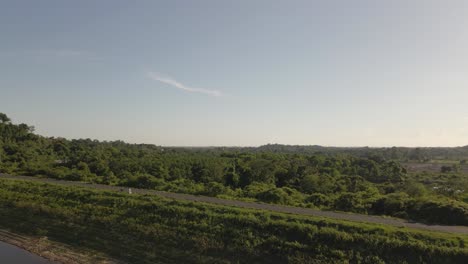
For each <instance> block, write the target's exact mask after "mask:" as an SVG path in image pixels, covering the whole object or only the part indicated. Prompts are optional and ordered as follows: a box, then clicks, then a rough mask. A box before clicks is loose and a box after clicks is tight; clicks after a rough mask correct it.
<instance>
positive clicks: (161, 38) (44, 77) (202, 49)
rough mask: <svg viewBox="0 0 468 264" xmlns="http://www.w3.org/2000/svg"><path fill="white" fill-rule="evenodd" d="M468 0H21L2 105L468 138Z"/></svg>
mask: <svg viewBox="0 0 468 264" xmlns="http://www.w3.org/2000/svg"><path fill="white" fill-rule="evenodd" d="M467 26H468V2H466V1H456V0H453V1H446V2H442V1H435V0H434V1H423V0H419V1H411V2H408V1H402V0H397V1H391V2H376V1H370V0H367V1H364V0H359V1H352V2H349V1H338V0H335V1H326V2H324V1H266V0H262V1H260V0H255V1H235V2H232V1H214V0H212V1H208V0H202V1H196V2H194V1H180V0H177V1H138V2H128V1H110V0H102V1H90V0H88V1H79V2H68V1H67V2H65V1H58V0H55V1H51V0H44V1H40V2H39V1H32V0H30V1H27V0H25V1H23V0H19V1H11V2H8V3H3V4H2V8H1V9H0V33H1V34H2V36H3V38H2V42H0V72H1V73H0V77H1V78H0V104H1V107H0V112H4V113H6V114H7V115H8V116H9V117H11V118H12V119H13V121H14V122H15V123H26V124H29V125H33V126H35V128H36V132H37V133H38V134H40V135H43V136H47V137H50V136H54V137H65V138H91V139H98V140H123V141H125V142H129V143H137V144H140V143H142V144H155V145H159V146H167V147H169V146H181V147H182V146H186V147H203V146H214V147H216V146H244V147H249V146H261V145H266V144H268V143H270V144H275V143H276V142H277V143H278V144H285V145H321V146H336V147H366V146H368V147H392V146H404V147H436V146H439V147H454V146H466V145H468V107H467V106H466V102H465V101H466V98H468V77H467V76H466V72H468V71H467V70H468V50H467V49H466V47H467V46H468V31H467V30H466V28H467Z"/></svg>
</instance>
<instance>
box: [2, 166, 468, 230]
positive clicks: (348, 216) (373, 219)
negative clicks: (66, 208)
mask: <svg viewBox="0 0 468 264" xmlns="http://www.w3.org/2000/svg"><path fill="white" fill-rule="evenodd" d="M0 178H5V179H14V180H27V181H36V182H46V183H54V184H59V185H68V186H80V187H87V188H94V189H103V190H109V191H118V192H121V190H122V187H117V186H109V185H102V184H88V183H82V182H71V181H60V180H54V179H47V178H35V177H27V176H11V175H6V174H1V173H0ZM125 190H126V189H125ZM132 193H137V194H151V195H158V196H162V197H165V198H171V199H177V200H186V201H194V202H204V203H211V204H219V205H228V206H234V207H242V208H250V209H260V210H269V211H273V212H280V213H290V214H298V215H308V216H320V217H327V218H332V219H339V220H348V221H354V222H366V223H377V224H384V225H391V226H396V227H407V228H416V229H423V230H430V231H440V232H448V233H455V234H467V235H468V227H466V226H445V225H426V224H421V223H414V222H408V221H406V220H403V219H396V218H385V217H381V216H372V215H361V214H352V213H339V212H332V211H320V210H314V209H309V208H301V207H291V206H282V205H273V204H264V203H254V202H243V201H235V200H225V199H220V198H215V197H207V196H197V195H190V194H181V193H170V192H162V191H154V190H147V189H135V188H132Z"/></svg>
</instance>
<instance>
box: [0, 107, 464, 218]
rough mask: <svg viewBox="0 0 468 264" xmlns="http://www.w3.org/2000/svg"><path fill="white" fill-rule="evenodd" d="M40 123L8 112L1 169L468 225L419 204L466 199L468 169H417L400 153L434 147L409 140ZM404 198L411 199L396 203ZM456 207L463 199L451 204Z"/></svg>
mask: <svg viewBox="0 0 468 264" xmlns="http://www.w3.org/2000/svg"><path fill="white" fill-rule="evenodd" d="M33 132H34V130H33V128H32V127H30V126H28V125H25V124H20V125H16V124H13V123H12V122H11V120H10V119H9V118H8V117H7V116H6V115H4V114H2V115H0V173H9V174H19V175H31V176H46V177H52V178H56V179H63V180H74V181H86V182H94V183H102V184H112V185H122V186H129V187H138V188H149V189H158V190H165V191H173V192H184V193H192V194H201V195H210V196H223V197H229V198H233V199H255V200H258V201H262V202H268V203H278V204H286V205H295V206H307V207H317V208H321V209H331V210H343V211H351V212H359V213H373V214H388V215H393V216H404V217H407V218H412V219H415V220H423V221H435V222H437V223H456V224H467V225H468V221H466V217H465V213H466V212H465V211H464V210H462V211H460V212H458V211H457V212H458V213H457V214H455V215H457V219H458V220H457V221H453V220H450V221H449V220H446V219H445V218H444V217H443V216H439V217H429V216H428V215H427V214H425V213H422V212H421V213H420V212H418V210H423V211H427V208H433V207H434V205H430V204H427V206H425V205H424V206H423V204H424V203H429V201H431V200H432V201H442V202H441V203H438V205H436V206H441V207H442V208H446V207H447V206H448V207H450V206H451V205H450V203H446V202H445V201H447V199H448V201H454V202H457V203H461V204H462V205H465V203H466V202H468V197H467V196H465V192H464V190H465V187H466V189H467V190H468V181H467V178H466V177H465V178H464V177H462V176H460V175H461V174H455V175H454V177H455V178H453V177H451V176H450V173H455V171H454V170H451V171H450V172H447V173H443V174H441V175H442V176H441V177H443V178H440V179H439V178H436V176H437V177H439V175H432V174H431V175H429V176H427V177H426V178H417V177H416V176H418V175H409V174H408V173H407V171H406V170H405V169H404V168H403V167H402V166H401V165H400V163H399V162H398V160H397V159H400V158H401V157H403V156H405V155H406V156H408V155H410V154H411V155H415V156H421V155H422V156H427V154H428V153H427V152H428V150H427V149H414V150H413V149H408V151H407V152H408V153H409V154H408V153H406V154H405V155H402V154H401V152H402V149H401V148H390V149H376V150H375V151H373V150H374V149H366V148H364V149H361V150H359V149H342V148H322V147H316V146H313V147H310V148H309V147H304V148H300V147H294V146H280V145H268V146H263V147H259V148H222V149H221V148H198V149H197V148H195V149H190V148H163V147H158V146H154V145H147V144H126V143H124V142H122V141H114V142H106V141H104V142H99V141H96V140H91V139H78V140H67V139H64V138H45V137H42V136H39V135H36V134H34V133H33ZM312 149H314V150H320V151H321V152H322V154H318V153H316V152H317V151H315V152H313V151H312ZM457 151H458V150H457ZM421 153H423V154H421ZM429 153H432V152H429ZM389 157H394V158H395V159H390V158H389ZM457 166H460V165H457ZM458 173H460V171H458ZM449 176H450V177H449ZM405 195H407V196H405ZM399 203H401V204H404V205H405V206H402V207H399V209H389V208H396V207H397V206H396V204H399ZM421 203H423V204H421ZM447 204H448V205H447ZM416 205H418V206H416ZM419 205H421V206H419ZM452 209H453V210H455V206H454V208H451V209H450V208H449V209H447V210H448V211H450V210H452ZM447 210H440V211H438V210H435V212H439V213H442V212H444V213H445V212H447ZM455 211H456V210H455ZM467 214H468V213H467Z"/></svg>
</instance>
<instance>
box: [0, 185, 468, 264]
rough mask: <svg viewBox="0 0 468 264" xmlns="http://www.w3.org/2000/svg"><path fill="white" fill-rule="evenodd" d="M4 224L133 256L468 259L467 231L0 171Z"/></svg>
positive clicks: (0, 221)
mask: <svg viewBox="0 0 468 264" xmlns="http://www.w3.org/2000/svg"><path fill="white" fill-rule="evenodd" d="M0 226H1V227H3V228H9V229H11V230H14V231H18V232H24V233H30V234H39V235H47V236H48V237H49V238H51V239H54V240H57V241H60V242H63V243H67V244H71V245H75V246H81V247H88V248H90V249H94V250H100V251H102V252H105V253H107V254H110V255H112V256H114V257H117V258H120V259H124V260H127V261H129V262H132V263H155V262H161V263H181V262H183V263H246V262H247V263H256V262H263V263H265V262H268V263H287V262H289V263H330V262H334V263H348V262H352V263H379V262H382V261H385V262H387V263H402V262H408V263H429V262H430V263H466V262H467V261H468V249H467V248H466V247H465V245H468V244H467V243H468V237H467V236H457V235H451V234H445V233H434V232H426V231H416V230H408V229H402V228H394V227H383V226H380V225H373V224H359V223H351V222H345V221H336V220H328V219H322V218H315V217H302V216H295V215H287V214H279V213H271V212H265V211H258V210H248V209H238V208H231V207H226V206H216V205H209V204H203V203H192V202H182V201H173V200H168V199H163V198H160V197H156V196H139V195H133V196H128V195H125V194H120V193H111V192H104V191H97V190H88V189H85V188H76V187H64V186H57V185H49V184H42V183H31V182H21V181H12V180H5V179H0Z"/></svg>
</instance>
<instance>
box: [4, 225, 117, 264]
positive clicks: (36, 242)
mask: <svg viewBox="0 0 468 264" xmlns="http://www.w3.org/2000/svg"><path fill="white" fill-rule="evenodd" d="M0 241H3V242H5V243H8V244H10V245H14V246H17V247H19V248H22V249H25V250H27V251H29V252H31V253H33V254H35V255H38V256H41V257H43V258H45V259H48V260H50V261H51V262H52V263H62V264H89V263H96V264H114V263H115V264H118V263H120V264H122V262H118V261H116V260H113V259H111V258H108V257H106V256H103V255H102V254H101V253H98V252H91V251H85V250H82V249H75V248H71V247H70V246H67V245H64V244H61V243H58V242H54V241H50V240H49V239H48V238H47V237H31V236H24V235H18V234H15V233H11V232H9V231H7V230H0Z"/></svg>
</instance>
